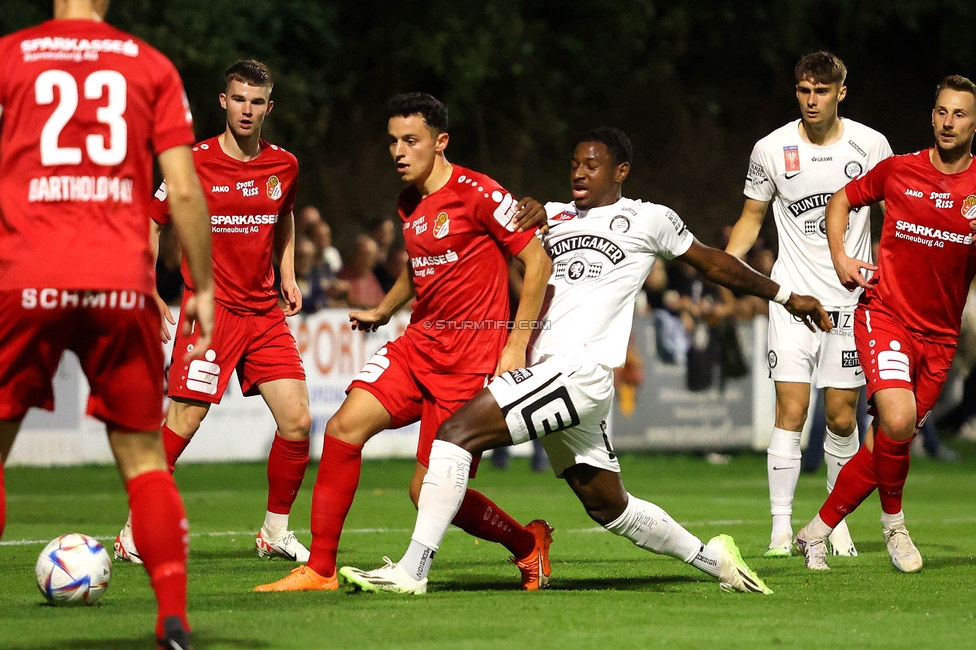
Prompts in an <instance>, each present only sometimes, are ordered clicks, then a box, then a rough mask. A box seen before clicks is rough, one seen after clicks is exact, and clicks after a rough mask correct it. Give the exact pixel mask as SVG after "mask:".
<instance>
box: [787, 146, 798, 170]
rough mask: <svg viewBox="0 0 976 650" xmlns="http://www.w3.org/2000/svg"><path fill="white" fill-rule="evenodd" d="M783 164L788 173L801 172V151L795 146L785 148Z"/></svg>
mask: <svg viewBox="0 0 976 650" xmlns="http://www.w3.org/2000/svg"><path fill="white" fill-rule="evenodd" d="M783 162H784V163H785V164H786V171H787V172H798V171H800V150H799V147H797V146H796V145H795V144H793V145H789V146H787V147H783Z"/></svg>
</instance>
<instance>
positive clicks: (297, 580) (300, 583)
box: [254, 561, 548, 593]
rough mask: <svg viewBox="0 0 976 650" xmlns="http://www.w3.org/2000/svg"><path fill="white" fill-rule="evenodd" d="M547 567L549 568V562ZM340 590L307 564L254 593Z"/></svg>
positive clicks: (330, 578)
mask: <svg viewBox="0 0 976 650" xmlns="http://www.w3.org/2000/svg"><path fill="white" fill-rule="evenodd" d="M546 566H548V561H547V564H546ZM338 588H339V578H337V577H336V575H335V574H334V573H333V574H332V575H330V576H320V575H319V574H318V573H316V572H315V571H314V570H313V569H311V568H310V567H309V566H308V565H307V564H303V565H302V566H300V567H296V568H294V569H292V570H291V573H289V574H288V575H286V576H285V577H284V578H282V579H281V580H278V581H277V582H271V583H269V584H266V585H258V586H257V587H255V588H254V591H258V592H261V593H268V592H272V591H335V590H336V589H338Z"/></svg>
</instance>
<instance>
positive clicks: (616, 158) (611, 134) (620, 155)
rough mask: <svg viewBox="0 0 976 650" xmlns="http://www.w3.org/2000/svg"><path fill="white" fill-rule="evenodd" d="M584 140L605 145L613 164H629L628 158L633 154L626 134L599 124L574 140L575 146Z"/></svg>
mask: <svg viewBox="0 0 976 650" xmlns="http://www.w3.org/2000/svg"><path fill="white" fill-rule="evenodd" d="M584 142H599V143H601V144H603V145H605V146H606V148H607V153H608V154H609V155H610V160H611V161H612V162H613V164H614V165H619V164H621V163H628V164H630V159H631V157H633V155H634V148H633V146H632V145H631V144H630V138H628V137H627V134H626V133H624V132H623V131H621V130H620V129H615V128H614V127H612V126H601V127H599V128H596V129H592V130H590V131H587V132H586V133H584V134H583V135H581V136H580V137H579V139H578V140H576V146H579V145H580V144H582V143H584Z"/></svg>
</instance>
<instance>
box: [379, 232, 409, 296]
mask: <svg viewBox="0 0 976 650" xmlns="http://www.w3.org/2000/svg"><path fill="white" fill-rule="evenodd" d="M409 263H410V255H409V253H407V249H406V247H405V246H404V245H403V242H397V243H396V244H393V245H392V246H391V247H390V252H389V254H388V255H387V256H386V261H385V262H380V263H378V264H377V265H376V266H375V267H374V268H373V274H374V275H375V276H376V279H377V280H379V283H380V286H381V287H383V291H384V292H388V291H389V290H390V289H392V288H393V285H394V284H396V281H397V278H399V277H400V274H401V273H403V270H404V269H405V268H407V264H409Z"/></svg>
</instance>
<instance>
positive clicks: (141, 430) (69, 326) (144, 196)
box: [0, 0, 213, 648]
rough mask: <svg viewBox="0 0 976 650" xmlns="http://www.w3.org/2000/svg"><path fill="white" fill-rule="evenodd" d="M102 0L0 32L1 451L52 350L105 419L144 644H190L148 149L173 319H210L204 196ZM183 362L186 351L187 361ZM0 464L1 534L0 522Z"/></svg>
mask: <svg viewBox="0 0 976 650" xmlns="http://www.w3.org/2000/svg"><path fill="white" fill-rule="evenodd" d="M107 8H108V2H107V0H103V1H102V2H92V1H91V0H59V1H56V2H55V3H54V16H55V20H52V21H48V22H45V23H43V24H41V25H38V26H37V27H32V28H29V29H25V30H22V31H19V32H16V33H14V34H11V35H9V36H7V37H5V38H3V39H0V120H2V122H0V312H2V313H3V318H0V461H3V462H5V461H6V459H7V457H8V455H9V453H10V449H11V446H12V445H13V442H14V438H15V437H16V435H17V432H18V431H19V429H20V424H21V422H22V421H23V418H24V416H25V415H26V414H27V411H28V409H29V408H31V407H40V408H45V409H48V410H51V409H52V408H53V407H54V398H53V391H52V386H51V378H52V376H53V375H54V372H55V370H56V369H57V367H58V364H59V362H60V360H61V355H62V354H63V352H64V351H65V350H72V351H73V352H75V353H76V354H77V355H78V358H79V360H80V362H81V367H82V369H83V371H84V373H85V376H86V377H87V378H88V382H89V384H90V386H91V397H90V398H89V401H88V413H89V414H91V415H92V416H94V417H96V418H98V419H100V420H102V421H103V422H105V424H106V427H107V429H108V437H109V443H110V445H111V447H112V452H113V453H114V455H115V458H116V461H117V463H118V466H119V473H120V474H121V476H122V480H123V481H124V482H125V488H126V492H127V493H128V495H129V505H130V507H131V509H132V519H133V522H132V524H133V525H132V532H133V535H134V537H135V539H137V540H138V541H139V545H140V547H141V548H142V549H143V559H144V562H145V566H146V571H147V572H148V573H149V576H150V579H151V584H152V588H153V590H154V591H155V593H156V599H157V602H158V617H157V621H156V638H157V639H158V640H159V643H160V644H161V645H163V646H165V647H166V648H187V647H189V641H188V638H189V624H188V623H187V619H186V554H187V542H188V539H189V538H188V533H187V521H186V513H185V511H184V509H183V502H182V500H181V499H180V495H179V492H178V491H177V489H176V484H175V483H174V482H173V478H172V477H171V476H170V475H169V473H168V472H167V471H166V455H165V453H164V452H163V445H162V443H161V442H160V435H159V419H160V415H161V408H162V399H163V382H162V377H161V375H160V370H161V369H162V368H163V354H162V347H161V346H160V344H159V339H158V337H157V333H156V332H157V327H158V320H157V319H158V318H159V313H158V311H157V310H156V307H155V305H154V304H153V301H152V299H151V295H152V292H153V281H152V264H151V259H152V256H151V253H150V249H149V228H148V224H149V218H148V217H149V200H150V197H151V196H152V158H153V155H154V154H155V155H156V156H157V157H158V159H159V163H160V166H161V167H162V170H163V172H164V173H165V174H166V176H167V178H170V179H171V192H170V206H171V209H172V212H173V221H174V223H175V225H176V228H177V233H178V234H179V236H180V240H181V242H182V244H183V246H184V250H185V251H186V254H187V258H188V263H189V269H190V271H191V274H192V277H193V281H194V283H195V286H196V287H197V288H198V291H197V293H196V294H195V296H194V298H193V299H192V300H191V301H190V302H189V303H188V304H187V306H186V316H187V319H186V323H185V327H187V329H189V328H190V327H192V326H194V325H195V327H196V330H197V332H199V334H200V337H201V340H202V341H204V342H206V341H208V340H209V338H210V331H211V328H212V326H213V276H212V273H211V270H210V233H209V231H208V229H207V226H206V205H205V202H204V197H203V194H202V192H201V190H200V183H199V181H198V180H197V176H196V174H195V172H194V170H193V160H192V157H191V154H190V147H189V145H190V144H192V143H193V129H192V126H193V125H192V118H191V116H190V112H189V109H188V106H187V102H186V96H185V95H184V93H183V84H182V82H181V81H180V77H179V75H178V74H177V72H176V69H175V68H174V67H173V64H172V63H170V61H169V60H168V59H166V57H164V56H163V55H162V54H160V53H159V52H158V51H156V50H155V49H153V48H152V47H150V46H149V45H148V44H146V43H144V42H142V41H140V40H139V39H137V38H135V37H133V36H131V35H130V34H127V33H125V32H122V31H120V30H117V29H115V28H113V27H111V26H109V25H107V24H105V23H104V22H102V17H103V16H104V15H105V11H106V9H107ZM187 356H188V358H192V357H193V356H194V353H191V354H189V355H187ZM2 477H3V471H2V464H0V533H2V531H3V522H4V508H3V501H4V500H3V480H2Z"/></svg>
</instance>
